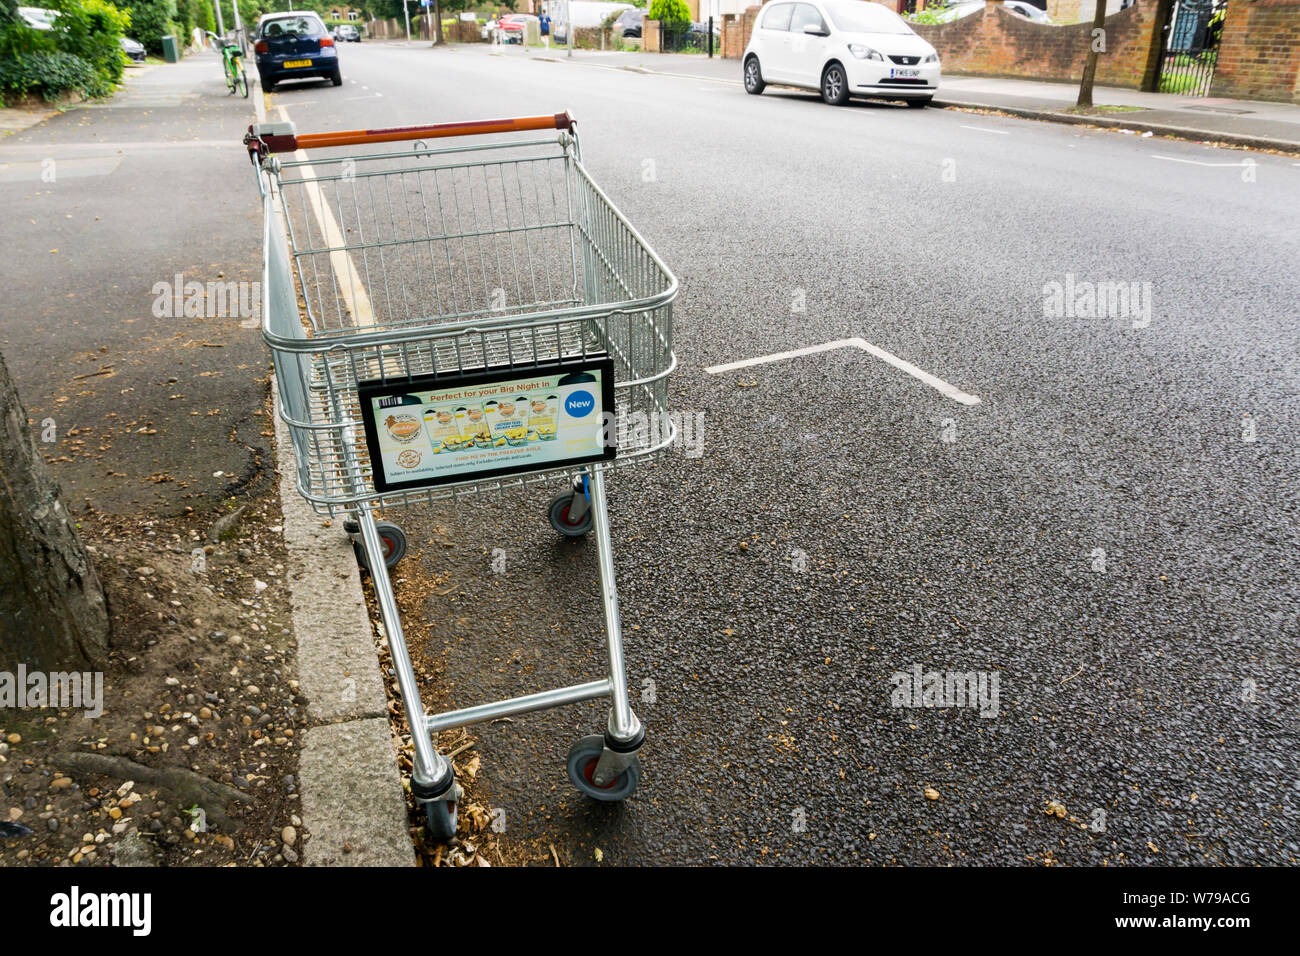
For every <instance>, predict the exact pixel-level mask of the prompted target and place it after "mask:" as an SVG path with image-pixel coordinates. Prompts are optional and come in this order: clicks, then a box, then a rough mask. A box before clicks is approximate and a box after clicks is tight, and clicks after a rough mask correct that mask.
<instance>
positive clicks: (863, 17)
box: [826, 0, 912, 34]
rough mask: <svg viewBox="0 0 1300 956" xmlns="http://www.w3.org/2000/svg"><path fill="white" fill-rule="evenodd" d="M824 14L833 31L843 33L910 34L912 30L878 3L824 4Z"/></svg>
mask: <svg viewBox="0 0 1300 956" xmlns="http://www.w3.org/2000/svg"><path fill="white" fill-rule="evenodd" d="M826 12H827V13H829V14H830V15H831V22H833V23H834V24H835V29H837V30H843V31H844V32H845V33H903V34H907V33H911V32H912V28H911V27H909V26H908V25H907V24H906V23H904V22H903V20H902V18H901V17H900V16H899V15H898V14H896V13H895V12H894V11H893V10H887V9H885V8H884V7H882V6H881V5H880V4H878V3H863V2H862V0H847V2H845V0H840V2H838V3H828V4H826Z"/></svg>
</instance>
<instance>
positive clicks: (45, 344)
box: [0, 54, 269, 514]
mask: <svg viewBox="0 0 1300 956" xmlns="http://www.w3.org/2000/svg"><path fill="white" fill-rule="evenodd" d="M252 115H253V107H252V102H251V100H243V99H240V98H238V97H232V96H229V95H228V94H227V91H226V87H225V83H224V82H223V79H222V74H221V64H220V61H219V60H218V59H217V57H216V55H215V54H207V55H202V56H194V57H188V58H186V59H185V60H184V61H183V62H181V63H179V64H176V65H172V66H165V67H163V66H156V67H155V66H150V67H144V68H132V69H130V70H128V74H127V88H126V90H125V91H123V92H122V93H119V94H118V95H117V96H115V97H113V98H112V99H111V100H106V101H104V102H102V103H99V104H90V105H87V106H85V107H83V108H80V109H73V110H69V111H67V112H63V113H58V114H55V115H53V116H51V117H50V118H49V119H47V120H46V121H45V122H43V123H41V124H40V125H38V126H35V127H32V128H31V129H28V130H26V131H24V132H22V133H18V134H16V135H13V136H9V137H6V138H5V139H4V140H3V141H2V142H0V197H3V202H4V208H5V209H6V211H7V212H8V215H6V216H5V217H4V220H3V221H2V222H0V242H2V243H3V245H4V250H5V255H4V278H5V303H4V313H3V314H4V318H3V321H2V322H0V352H3V353H4V356H5V359H6V361H7V362H8V365H9V368H10V370H11V371H12V372H13V375H14V378H15V380H16V381H17V383H18V389H19V395H20V397H21V398H22V400H23V402H24V404H25V406H26V408H27V412H28V416H29V418H30V419H31V420H32V421H33V422H35V423H38V431H39V433H40V434H41V437H42V439H48V441H44V442H43V444H42V448H43V450H44V451H45V453H46V457H47V459H49V460H50V461H51V462H52V465H53V467H54V469H55V474H56V476H57V477H58V479H59V481H60V482H61V483H62V485H63V489H64V495H65V500H66V501H67V502H68V503H69V506H70V507H72V508H73V509H74V510H80V509H82V508H83V507H85V506H86V504H87V503H89V504H90V506H92V507H94V508H96V509H98V510H100V511H105V512H115V513H123V514H128V513H129V514H134V513H148V512H155V513H157V512H169V513H174V512H178V511H180V510H182V509H184V508H187V507H190V508H194V509H195V510H197V511H206V510H208V509H210V508H212V507H214V506H215V505H217V504H218V503H220V502H221V501H222V499H223V498H225V497H227V496H230V495H235V494H238V493H240V492H241V491H245V490H247V489H249V488H250V487H254V486H258V485H259V483H260V482H264V481H265V480H266V478H267V476H268V473H269V472H268V469H267V464H266V463H267V455H268V449H269V439H268V437H267V435H268V434H269V429H268V425H267V422H266V419H265V418H259V417H257V415H256V414H255V413H260V411H261V409H262V405H263V403H264V401H265V397H266V390H267V387H266V379H267V369H268V367H269V362H268V360H267V355H266V349H265V346H263V344H262V341H261V336H260V335H259V334H258V332H257V316H258V313H259V311H260V310H259V308H258V306H259V305H260V303H259V300H258V293H257V291H256V290H257V284H258V282H259V280H260V271H261V259H262V251H261V219H262V210H261V204H260V202H259V200H258V197H257V187H256V183H255V180H254V178H253V173H252V170H251V168H250V166H249V163H248V156H247V153H245V152H244V151H243V150H242V149H241V148H240V146H239V139H240V137H241V136H242V135H243V131H244V129H246V128H247V126H248V124H249V122H251V120H252ZM177 275H180V276H181V282H180V284H179V287H178V284H177V280H176V276H177ZM191 283H195V284H197V287H198V288H201V289H202V290H203V293H204V294H203V296H201V297H200V296H196V295H194V294H193V290H194V288H195V286H191V285H190V284H191ZM209 283H218V284H220V286H222V287H223V291H224V289H225V287H226V286H227V284H228V283H229V284H236V285H235V286H234V288H235V294H234V295H227V296H226V297H225V300H224V302H223V301H221V299H220V296H219V295H216V294H214V295H212V296H211V297H209V296H208V295H207V290H208V288H209ZM187 289H188V290H189V291H188V292H187V291H186V290H187ZM241 290H242V292H243V297H242V301H243V302H244V303H245V304H249V305H251V308H250V309H247V310H241V309H240V308H239V307H238V303H239V302H240V299H241V296H240V291H241ZM178 291H179V292H180V298H179V300H178V298H177V295H176V294H175V293H176V292H178ZM187 300H188V302H189V303H191V306H190V309H189V311H188V312H187V311H186V302H187ZM209 305H210V306H211V307H209ZM178 306H179V308H178ZM44 423H49V424H48V425H46V424H44Z"/></svg>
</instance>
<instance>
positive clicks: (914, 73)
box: [889, 69, 921, 77]
mask: <svg viewBox="0 0 1300 956" xmlns="http://www.w3.org/2000/svg"><path fill="white" fill-rule="evenodd" d="M889 75H890V76H898V77H905V76H920V75H921V71H920V70H898V69H894V70H890V71H889Z"/></svg>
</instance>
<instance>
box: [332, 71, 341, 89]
mask: <svg viewBox="0 0 1300 956" xmlns="http://www.w3.org/2000/svg"><path fill="white" fill-rule="evenodd" d="M330 82H331V83H333V84H334V85H335V86H342V85H343V74H342V72H340V71H339V70H335V71H334V72H333V73H331V74H330Z"/></svg>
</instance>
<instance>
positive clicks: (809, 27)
mask: <svg viewBox="0 0 1300 956" xmlns="http://www.w3.org/2000/svg"><path fill="white" fill-rule="evenodd" d="M803 32H804V33H806V34H808V35H809V36H812V37H828V36H830V31H828V30H823V29H822V28H821V27H819V26H818V25H817V24H815V23H805V24H804V25H803Z"/></svg>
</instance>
